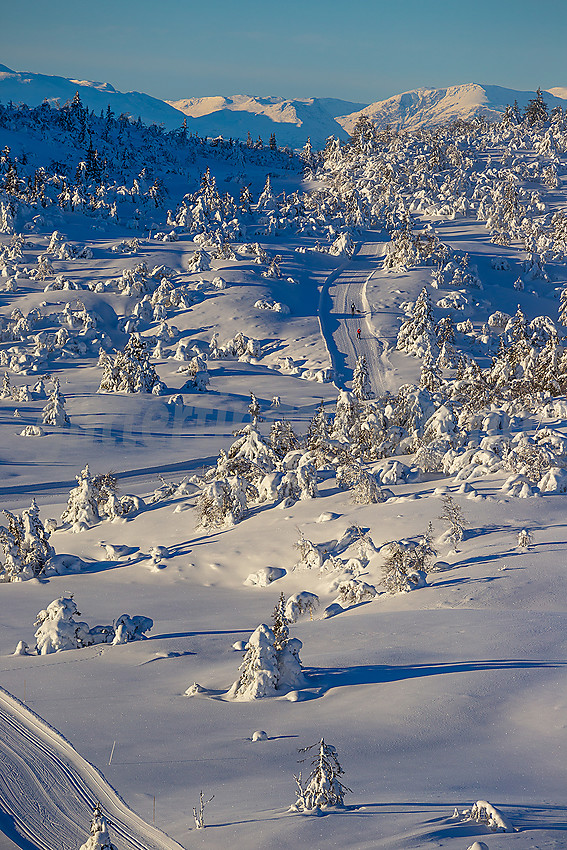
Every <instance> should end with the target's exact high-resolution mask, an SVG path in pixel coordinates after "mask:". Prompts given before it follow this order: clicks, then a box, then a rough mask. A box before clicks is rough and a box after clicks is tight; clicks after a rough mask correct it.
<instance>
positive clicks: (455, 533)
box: [439, 493, 468, 551]
mask: <svg viewBox="0 0 567 850" xmlns="http://www.w3.org/2000/svg"><path fill="white" fill-rule="evenodd" d="M442 501H443V512H442V513H441V515H440V517H439V519H440V520H443V522H445V523H446V524H447V525H448V529H447V531H446V532H445V535H444V537H445V538H446V539H447V540H448V541H449V542H450V543H451V544H452V546H453V548H454V549H455V551H456V549H457V546H458V545H459V543H460V542H461V540H462V539H463V535H464V533H465V528H466V527H467V525H468V521H467V519H466V518H465V516H464V514H463V512H462V510H461V508H460V507H459V505H458V504H457V503H456V502H455V500H454V499H453V497H452V496H450V495H449V494H448V493H446V494H445V495H444V496H443V497H442Z"/></svg>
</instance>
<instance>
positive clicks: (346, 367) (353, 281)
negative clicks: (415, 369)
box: [319, 242, 389, 395]
mask: <svg viewBox="0 0 567 850" xmlns="http://www.w3.org/2000/svg"><path fill="white" fill-rule="evenodd" d="M384 248H385V243H384V242H363V243H361V244H360V245H359V246H358V248H357V251H356V253H355V254H354V256H353V258H352V260H351V262H350V263H348V264H346V265H345V266H344V267H343V268H342V270H341V271H340V272H339V273H338V274H336V273H335V274H333V275H331V276H330V278H329V279H328V281H327V283H326V284H325V287H324V290H323V293H322V296H321V303H320V311H319V319H320V324H321V331H322V333H323V336H324V338H325V341H326V344H327V348H328V350H329V356H330V359H331V363H332V366H333V369H334V371H335V376H336V380H337V385H338V386H341V387H344V386H345V384H346V382H347V381H351V380H352V373H353V370H354V367H355V365H356V360H357V358H358V357H359V356H360V355H364V356H365V358H366V362H367V364H368V372H369V376H370V383H371V386H372V390H373V392H374V393H375V394H376V395H379V394H381V393H384V392H385V391H386V390H387V389H389V386H388V381H387V377H386V375H387V372H388V361H387V345H385V343H384V342H383V341H381V340H380V339H379V338H378V337H377V336H376V333H375V331H374V328H373V325H372V322H371V311H370V305H369V303H368V300H367V298H366V285H367V283H368V281H369V280H370V278H371V277H372V276H373V275H374V273H375V272H376V271H378V269H379V268H380V266H381V261H382V257H383V255H384ZM352 303H354V305H355V307H356V313H355V314H354V315H352V313H351V304H352ZM358 328H360V339H359V338H358V337H357V329H358Z"/></svg>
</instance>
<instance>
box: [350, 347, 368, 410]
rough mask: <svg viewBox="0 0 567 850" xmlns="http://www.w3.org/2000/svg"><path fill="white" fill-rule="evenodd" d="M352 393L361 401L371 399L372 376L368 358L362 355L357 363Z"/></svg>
mask: <svg viewBox="0 0 567 850" xmlns="http://www.w3.org/2000/svg"><path fill="white" fill-rule="evenodd" d="M352 393H353V395H354V396H356V398H357V399H358V400H359V401H364V400H365V399H367V398H370V396H371V394H372V389H371V387H370V376H369V374H368V364H367V363H366V357H365V356H364V354H361V355H360V357H358V359H357V361H356V366H355V367H354V373H353V377H352Z"/></svg>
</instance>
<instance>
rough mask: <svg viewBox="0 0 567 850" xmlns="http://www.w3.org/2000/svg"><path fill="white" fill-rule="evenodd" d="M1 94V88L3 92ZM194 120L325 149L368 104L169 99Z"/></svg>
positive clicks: (221, 132)
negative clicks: (344, 118) (344, 120)
mask: <svg viewBox="0 0 567 850" xmlns="http://www.w3.org/2000/svg"><path fill="white" fill-rule="evenodd" d="M0 91H1V89H0ZM167 102H168V103H169V105H170V106H173V107H175V109H179V110H180V111H181V112H183V113H184V114H185V115H187V116H188V118H189V119H191V124H190V125H189V122H188V124H187V126H188V128H189V127H190V128H191V129H192V130H193V131H195V130H196V131H197V132H198V133H199V135H201V136H203V135H206V136H224V137H225V138H229V137H230V136H232V138H236V139H246V138H247V135H248V132H250V135H251V136H252V138H253V139H254V140H256V139H257V137H258V136H260V137H261V138H262V140H263V141H264V142H265V143H267V142H268V140H269V138H270V135H271V134H272V133H275V135H276V141H277V142H278V144H280V145H289V146H290V147H292V148H297V147H302V146H303V145H304V144H305V142H306V141H307V138H308V137H309V138H310V139H311V143H312V145H313V146H314V147H322V146H324V144H325V140H326V139H327V138H328V137H329V136H337V137H338V138H339V139H342V140H344V139H348V137H349V133H348V132H347V131H345V130H344V129H343V128H342V126H341V125H340V123H339V122H338V121H336V120H335V116H336V115H345V114H346V113H347V112H349V113H350V112H353V111H354V110H360V109H362V108H364V107H365V105H366V104H364V103H351V102H350V101H345V100H334V99H332V98H317V97H310V98H307V99H305V100H285V99H284V98H283V97H250V96H248V95H242V94H240V95H234V96H232V97H189V98H186V99H184V100H168V101H167Z"/></svg>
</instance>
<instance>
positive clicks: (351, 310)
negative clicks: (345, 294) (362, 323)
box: [350, 301, 356, 316]
mask: <svg viewBox="0 0 567 850" xmlns="http://www.w3.org/2000/svg"><path fill="white" fill-rule="evenodd" d="M355 313H356V307H355V306H354V301H353V302H352V304H351V305H350V314H351V316H354V314H355Z"/></svg>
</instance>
